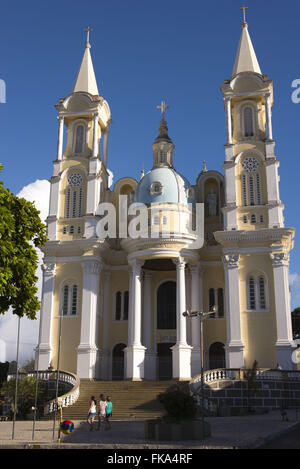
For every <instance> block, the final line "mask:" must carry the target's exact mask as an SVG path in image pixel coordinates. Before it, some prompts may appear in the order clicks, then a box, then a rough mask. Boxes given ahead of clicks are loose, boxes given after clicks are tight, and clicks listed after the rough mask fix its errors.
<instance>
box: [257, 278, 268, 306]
mask: <svg viewBox="0 0 300 469" xmlns="http://www.w3.org/2000/svg"><path fill="white" fill-rule="evenodd" d="M258 288H259V307H260V309H266V292H265V279H264V277H259V279H258Z"/></svg>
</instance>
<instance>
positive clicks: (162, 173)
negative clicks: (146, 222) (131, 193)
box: [135, 167, 194, 204]
mask: <svg viewBox="0 0 300 469" xmlns="http://www.w3.org/2000/svg"><path fill="white" fill-rule="evenodd" d="M190 187H191V185H190V183H189V181H188V180H187V179H186V178H185V177H183V176H181V175H180V174H178V173H176V171H175V170H174V169H172V168H169V167H160V168H154V169H152V170H151V171H149V172H148V173H147V174H145V176H144V177H143V178H142V179H141V180H140V182H139V183H138V185H137V188H136V190H135V201H136V202H140V203H143V204H151V203H175V204H177V203H182V204H188V203H193V202H194V198H193V197H192V195H193V194H191V193H190V192H191V191H189V189H190Z"/></svg>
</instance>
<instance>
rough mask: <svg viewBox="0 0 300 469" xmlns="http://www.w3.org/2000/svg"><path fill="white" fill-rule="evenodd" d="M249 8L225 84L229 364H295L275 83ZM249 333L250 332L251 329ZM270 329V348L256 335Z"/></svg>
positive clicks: (221, 236) (223, 237)
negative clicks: (253, 34) (257, 46)
mask: <svg viewBox="0 0 300 469" xmlns="http://www.w3.org/2000/svg"><path fill="white" fill-rule="evenodd" d="M245 9H246V7H243V10H244V11H243V13H244V18H243V23H242V33H241V37H240V41H239V45H238V50H237V54H236V58H235V62H234V67H233V71H232V75H231V78H229V79H228V80H225V82H224V85H223V86H221V91H222V94H223V100H224V107H225V116H226V144H225V162H224V164H223V169H224V179H225V203H224V207H223V209H222V210H223V214H224V231H219V232H216V233H214V236H215V239H216V240H217V241H218V242H219V243H220V244H221V245H222V262H223V267H224V277H225V298H226V311H227V317H226V335H227V339H226V345H225V351H226V366H227V367H228V368H240V367H244V366H246V367H250V366H251V365H252V364H253V362H254V360H257V361H258V363H259V366H264V365H263V364H264V363H265V362H266V357H268V363H273V365H272V366H274V367H275V366H276V365H277V364H279V365H280V366H281V367H282V368H283V369H291V368H292V367H293V364H292V363H291V353H292V350H293V347H294V346H295V344H294V342H293V335H292V327H291V310H290V293H289V281H288V270H289V252H290V250H291V249H293V238H294V229H293V228H285V226H284V218H283V208H284V207H283V204H282V203H281V200H280V197H279V176H278V167H279V161H278V159H277V157H276V155H275V141H274V139H273V131H272V112H271V109H272V106H273V82H272V80H270V79H269V78H268V77H267V76H266V75H264V74H263V73H262V71H261V68H260V65H259V62H258V60H257V57H256V54H255V50H254V47H253V44H252V41H251V38H250V35H249V31H248V23H247V22H246V15H245ZM250 330H251V332H249V331H250ZM263 330H268V334H264V337H263V339H262V340H263V342H264V347H263V348H261V349H259V347H257V346H256V338H257V336H258V335H259V334H260V332H261V331H263Z"/></svg>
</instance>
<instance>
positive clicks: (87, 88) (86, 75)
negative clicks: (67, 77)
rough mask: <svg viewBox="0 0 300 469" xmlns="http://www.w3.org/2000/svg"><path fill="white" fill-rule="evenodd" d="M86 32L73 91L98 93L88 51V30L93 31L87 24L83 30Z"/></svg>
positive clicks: (89, 46)
mask: <svg viewBox="0 0 300 469" xmlns="http://www.w3.org/2000/svg"><path fill="white" fill-rule="evenodd" d="M84 31H85V32H86V33H87V38H86V43H85V49H84V54H83V57H82V61H81V65H80V68H79V71H78V74H77V77H76V81H75V85H74V88H73V93H76V92H77V91H84V92H87V93H90V94H93V95H99V91H98V86H97V81H96V76H95V72H94V67H93V62H92V57H91V52H90V48H91V45H90V42H89V41H90V31H93V30H92V28H90V27H89V26H88V27H87V28H86V29H85V30H84Z"/></svg>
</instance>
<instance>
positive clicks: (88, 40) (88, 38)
mask: <svg viewBox="0 0 300 469" xmlns="http://www.w3.org/2000/svg"><path fill="white" fill-rule="evenodd" d="M84 31H85V32H86V44H89V43H90V31H93V29H92V28H90V27H89V26H88V27H87V28H86V29H85V30H84Z"/></svg>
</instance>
